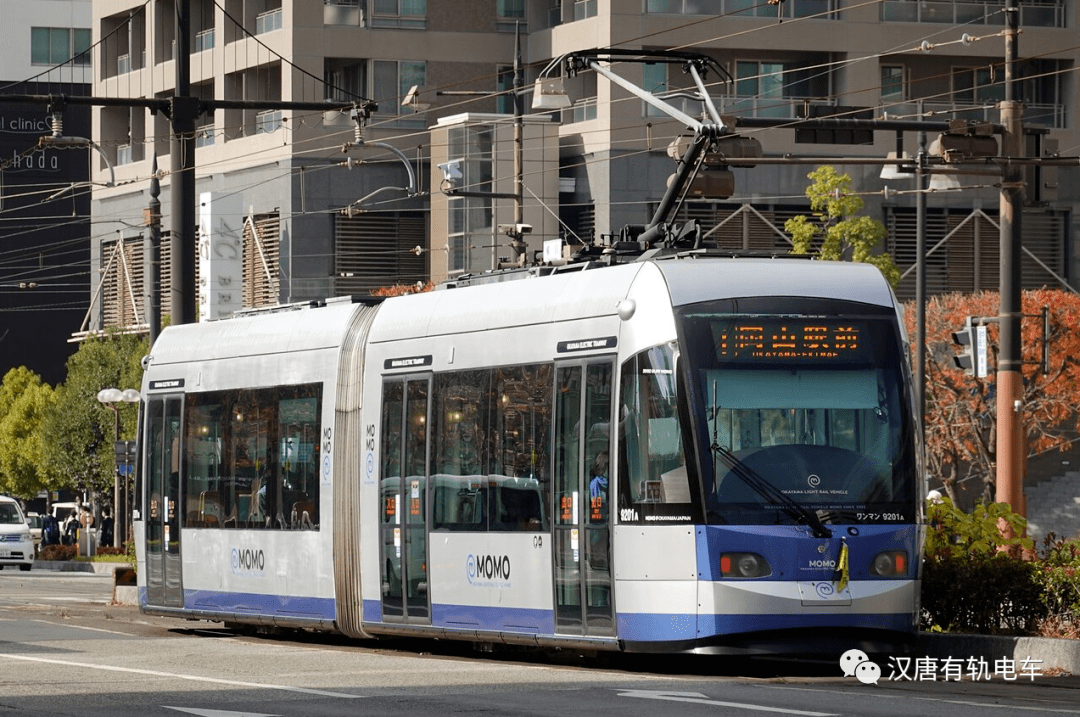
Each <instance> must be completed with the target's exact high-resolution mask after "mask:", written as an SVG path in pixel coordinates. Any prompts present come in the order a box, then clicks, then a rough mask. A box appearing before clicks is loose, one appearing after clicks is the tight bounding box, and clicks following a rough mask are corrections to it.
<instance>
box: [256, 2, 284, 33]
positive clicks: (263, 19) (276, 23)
mask: <svg viewBox="0 0 1080 717" xmlns="http://www.w3.org/2000/svg"><path fill="white" fill-rule="evenodd" d="M280 29H281V8H279V7H278V8H274V9H273V10H267V11H266V12H261V13H259V14H258V15H256V16H255V34H256V35H263V34H265V33H267V32H273V31H274V30H280Z"/></svg>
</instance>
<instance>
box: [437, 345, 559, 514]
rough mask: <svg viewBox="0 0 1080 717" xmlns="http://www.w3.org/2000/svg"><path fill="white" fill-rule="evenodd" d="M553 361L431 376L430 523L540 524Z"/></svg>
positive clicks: (545, 489)
mask: <svg viewBox="0 0 1080 717" xmlns="http://www.w3.org/2000/svg"><path fill="white" fill-rule="evenodd" d="M551 391H552V367H551V366H550V365H545V364H538V365H530V366H509V367H500V368H496V369H483V370H477V371H456V372H452V373H443V374H438V375H436V376H435V380H434V401H433V408H432V413H433V426H432V441H433V446H432V452H431V476H432V479H431V480H432V483H431V485H432V494H433V498H432V511H433V513H432V528H433V529H435V530H457V531H477V532H480V531H488V530H491V531H539V530H546V529H547V515H546V512H545V510H544V506H545V505H547V496H548V494H549V491H550V489H551V486H550V475H549V465H550V451H551V449H550V442H551V440H550V437H551V396H552V394H551Z"/></svg>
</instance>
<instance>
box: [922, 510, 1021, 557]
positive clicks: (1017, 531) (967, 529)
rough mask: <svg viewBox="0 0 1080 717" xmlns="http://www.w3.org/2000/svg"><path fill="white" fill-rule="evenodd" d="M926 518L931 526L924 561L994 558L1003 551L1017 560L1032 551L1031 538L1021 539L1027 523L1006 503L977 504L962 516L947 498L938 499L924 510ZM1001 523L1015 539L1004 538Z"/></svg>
mask: <svg viewBox="0 0 1080 717" xmlns="http://www.w3.org/2000/svg"><path fill="white" fill-rule="evenodd" d="M926 517H927V522H929V524H930V525H929V526H928V530H927V531H926V549H925V551H924V552H925V554H926V557H927V559H931V558H932V559H943V558H948V557H953V558H957V557H963V556H966V555H971V554H972V553H976V554H980V555H994V554H997V553H1000V552H1001V551H1002V549H1003V548H1004V549H1005V550H1006V552H1008V553H1010V554H1011V555H1013V556H1014V557H1019V556H1020V551H1021V550H1023V549H1027V550H1030V549H1031V548H1032V547H1034V543H1033V542H1032V540H1031V538H1026V537H1021V536H1023V535H1024V531H1025V530H1026V529H1027V520H1026V519H1025V518H1024V517H1023V516H1022V515H1019V514H1017V513H1014V512H1013V511H1012V508H1010V507H1009V504H1008V503H991V504H990V505H986V504H984V503H979V504H978V505H977V506H975V509H974V510H973V511H972V512H970V513H965V512H964V511H962V510H960V509H959V508H957V507H956V506H955V505H953V502H952V501H951V500H949V499H948V498H941V499H939V500H938V501H937V502H933V503H930V504H929V505H928V506H927V508H926ZM1002 523H1005V524H1007V525H1008V526H1009V529H1010V532H1011V533H1012V534H1013V536H1016V537H1011V538H1006V537H1004V536H1003V535H1002V534H1001V527H1000V526H1001V525H1002Z"/></svg>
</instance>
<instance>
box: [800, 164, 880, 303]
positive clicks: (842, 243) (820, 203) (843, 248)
mask: <svg viewBox="0 0 1080 717" xmlns="http://www.w3.org/2000/svg"><path fill="white" fill-rule="evenodd" d="M806 176H807V177H808V178H809V179H811V180H813V183H812V184H810V186H808V187H807V188H806V197H807V199H809V200H810V209H811V210H812V211H813V212H814V219H813V220H810V219H808V218H807V217H806V215H804V214H800V215H798V216H795V217H792V218H791V219H788V220H787V221H786V222H784V230H785V231H786V232H787V233H788V234H790V235H791V239H792V244H793V246H792V249H791V253H792V254H815V255H816V256H817V258H819V259H825V260H828V261H854V262H860V263H866V264H873V265H874V266H876V267H877V268H878V269H880V270H881V273H882V274H883V275H884V276H885V278H886V280H888V282H889V283H890V284H891V285H892V286H894V287H895V286H896V285H897V284H899V283H900V269H898V268H897V266H896V263H895V262H894V261H893V259H892V257H891V256H889V255H888V254H885V253H875V252H874V249H875V248H877V247H878V246H879V245H880V244H881V243H882V242H883V241H884V240H885V237H886V235H887V233H888V232H887V231H886V229H885V225H884V224H882V223H881V222H879V221H877V220H876V219H871V218H870V217H860V216H855V215H856V214H857V213H858V212H860V211H862V208H863V206H864V205H865V202H863V200H862V199H861V198H860V197H859V196H858V195H857V194H855V193H854V192H853V191H852V189H851V177H850V176H849V175H847V174H840V173H839V172H837V171H836V168H835V167H831V166H829V165H823V166H821V167H818V168H817V169H815V170H814V171H812V172H810V173H809V174H808V175H806ZM818 237H821V240H820V245H819V246H818V248H817V250H816V252H815V251H814V243H815V240H816V239H817V238H818Z"/></svg>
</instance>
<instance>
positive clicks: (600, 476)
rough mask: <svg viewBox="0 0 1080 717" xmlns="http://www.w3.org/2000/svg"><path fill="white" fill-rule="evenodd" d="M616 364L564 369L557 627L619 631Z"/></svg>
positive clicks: (559, 414)
mask: <svg viewBox="0 0 1080 717" xmlns="http://www.w3.org/2000/svg"><path fill="white" fill-rule="evenodd" d="M613 373H614V368H613V363H612V362H611V361H610V360H597V361H591V362H584V363H581V364H577V365H563V366H558V367H557V372H556V381H557V384H556V391H555V396H556V398H555V432H556V436H555V474H554V490H553V497H554V500H555V506H554V510H553V511H552V516H553V518H554V521H553V528H554V551H555V555H554V558H555V561H554V564H555V571H554V572H555V630H556V632H558V633H560V634H568V635H589V636H610V635H614V634H615V625H614V618H613V615H614V606H613V604H612V597H613V593H612V584H611V511H610V508H609V498H610V490H611V486H612V485H614V480H613V475H612V464H611V462H610V456H611V455H612V452H611V439H612V435H613V434H614V428H613V425H612V376H613Z"/></svg>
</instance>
